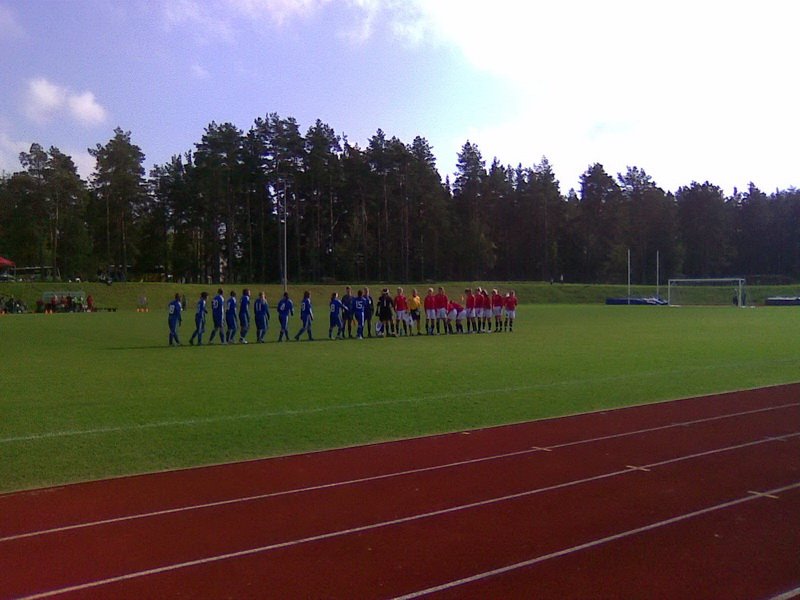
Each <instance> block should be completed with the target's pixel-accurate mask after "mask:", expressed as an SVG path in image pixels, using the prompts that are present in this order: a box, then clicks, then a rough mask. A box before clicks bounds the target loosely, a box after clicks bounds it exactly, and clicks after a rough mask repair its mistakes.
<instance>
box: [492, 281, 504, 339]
mask: <svg viewBox="0 0 800 600" xmlns="http://www.w3.org/2000/svg"><path fill="white" fill-rule="evenodd" d="M492 316H494V331H495V333H499V332H500V331H501V330H502V328H503V327H502V326H503V297H502V296H501V295H500V292H498V291H497V289H493V290H492Z"/></svg>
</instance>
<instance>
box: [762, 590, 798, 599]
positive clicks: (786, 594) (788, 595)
mask: <svg viewBox="0 0 800 600" xmlns="http://www.w3.org/2000/svg"><path fill="white" fill-rule="evenodd" d="M798 597H800V587H797V588H794V589H793V590H789V591H787V592H783V593H782V594H778V595H777V596H773V597H772V598H770V599H769V600H791V599H792V598H798Z"/></svg>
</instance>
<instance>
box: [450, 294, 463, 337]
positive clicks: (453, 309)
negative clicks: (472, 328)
mask: <svg viewBox="0 0 800 600" xmlns="http://www.w3.org/2000/svg"><path fill="white" fill-rule="evenodd" d="M466 314H467V311H466V310H465V309H464V307H463V306H462V305H461V304H459V303H458V302H456V301H455V300H451V301H450V306H449V307H448V311H447V328H448V329H449V330H450V333H453V322H454V321H455V324H456V333H464V317H465V316H466Z"/></svg>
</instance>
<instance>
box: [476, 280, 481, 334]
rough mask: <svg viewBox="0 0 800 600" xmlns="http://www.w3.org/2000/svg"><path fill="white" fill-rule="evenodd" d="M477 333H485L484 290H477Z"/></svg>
mask: <svg viewBox="0 0 800 600" xmlns="http://www.w3.org/2000/svg"><path fill="white" fill-rule="evenodd" d="M475 332H476V333H483V290H482V289H481V288H480V287H477V288H475Z"/></svg>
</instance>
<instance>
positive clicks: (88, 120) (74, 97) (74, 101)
mask: <svg viewBox="0 0 800 600" xmlns="http://www.w3.org/2000/svg"><path fill="white" fill-rule="evenodd" d="M67 104H68V105H69V111H70V113H71V114H72V117H73V118H74V119H75V120H77V121H79V122H80V123H83V124H84V125H99V124H101V123H105V121H106V119H107V118H108V113H107V111H106V109H105V108H103V107H102V106H100V104H98V102H97V100H96V99H95V97H94V94H93V93H92V92H83V93H82V94H70V96H69V98H67Z"/></svg>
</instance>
